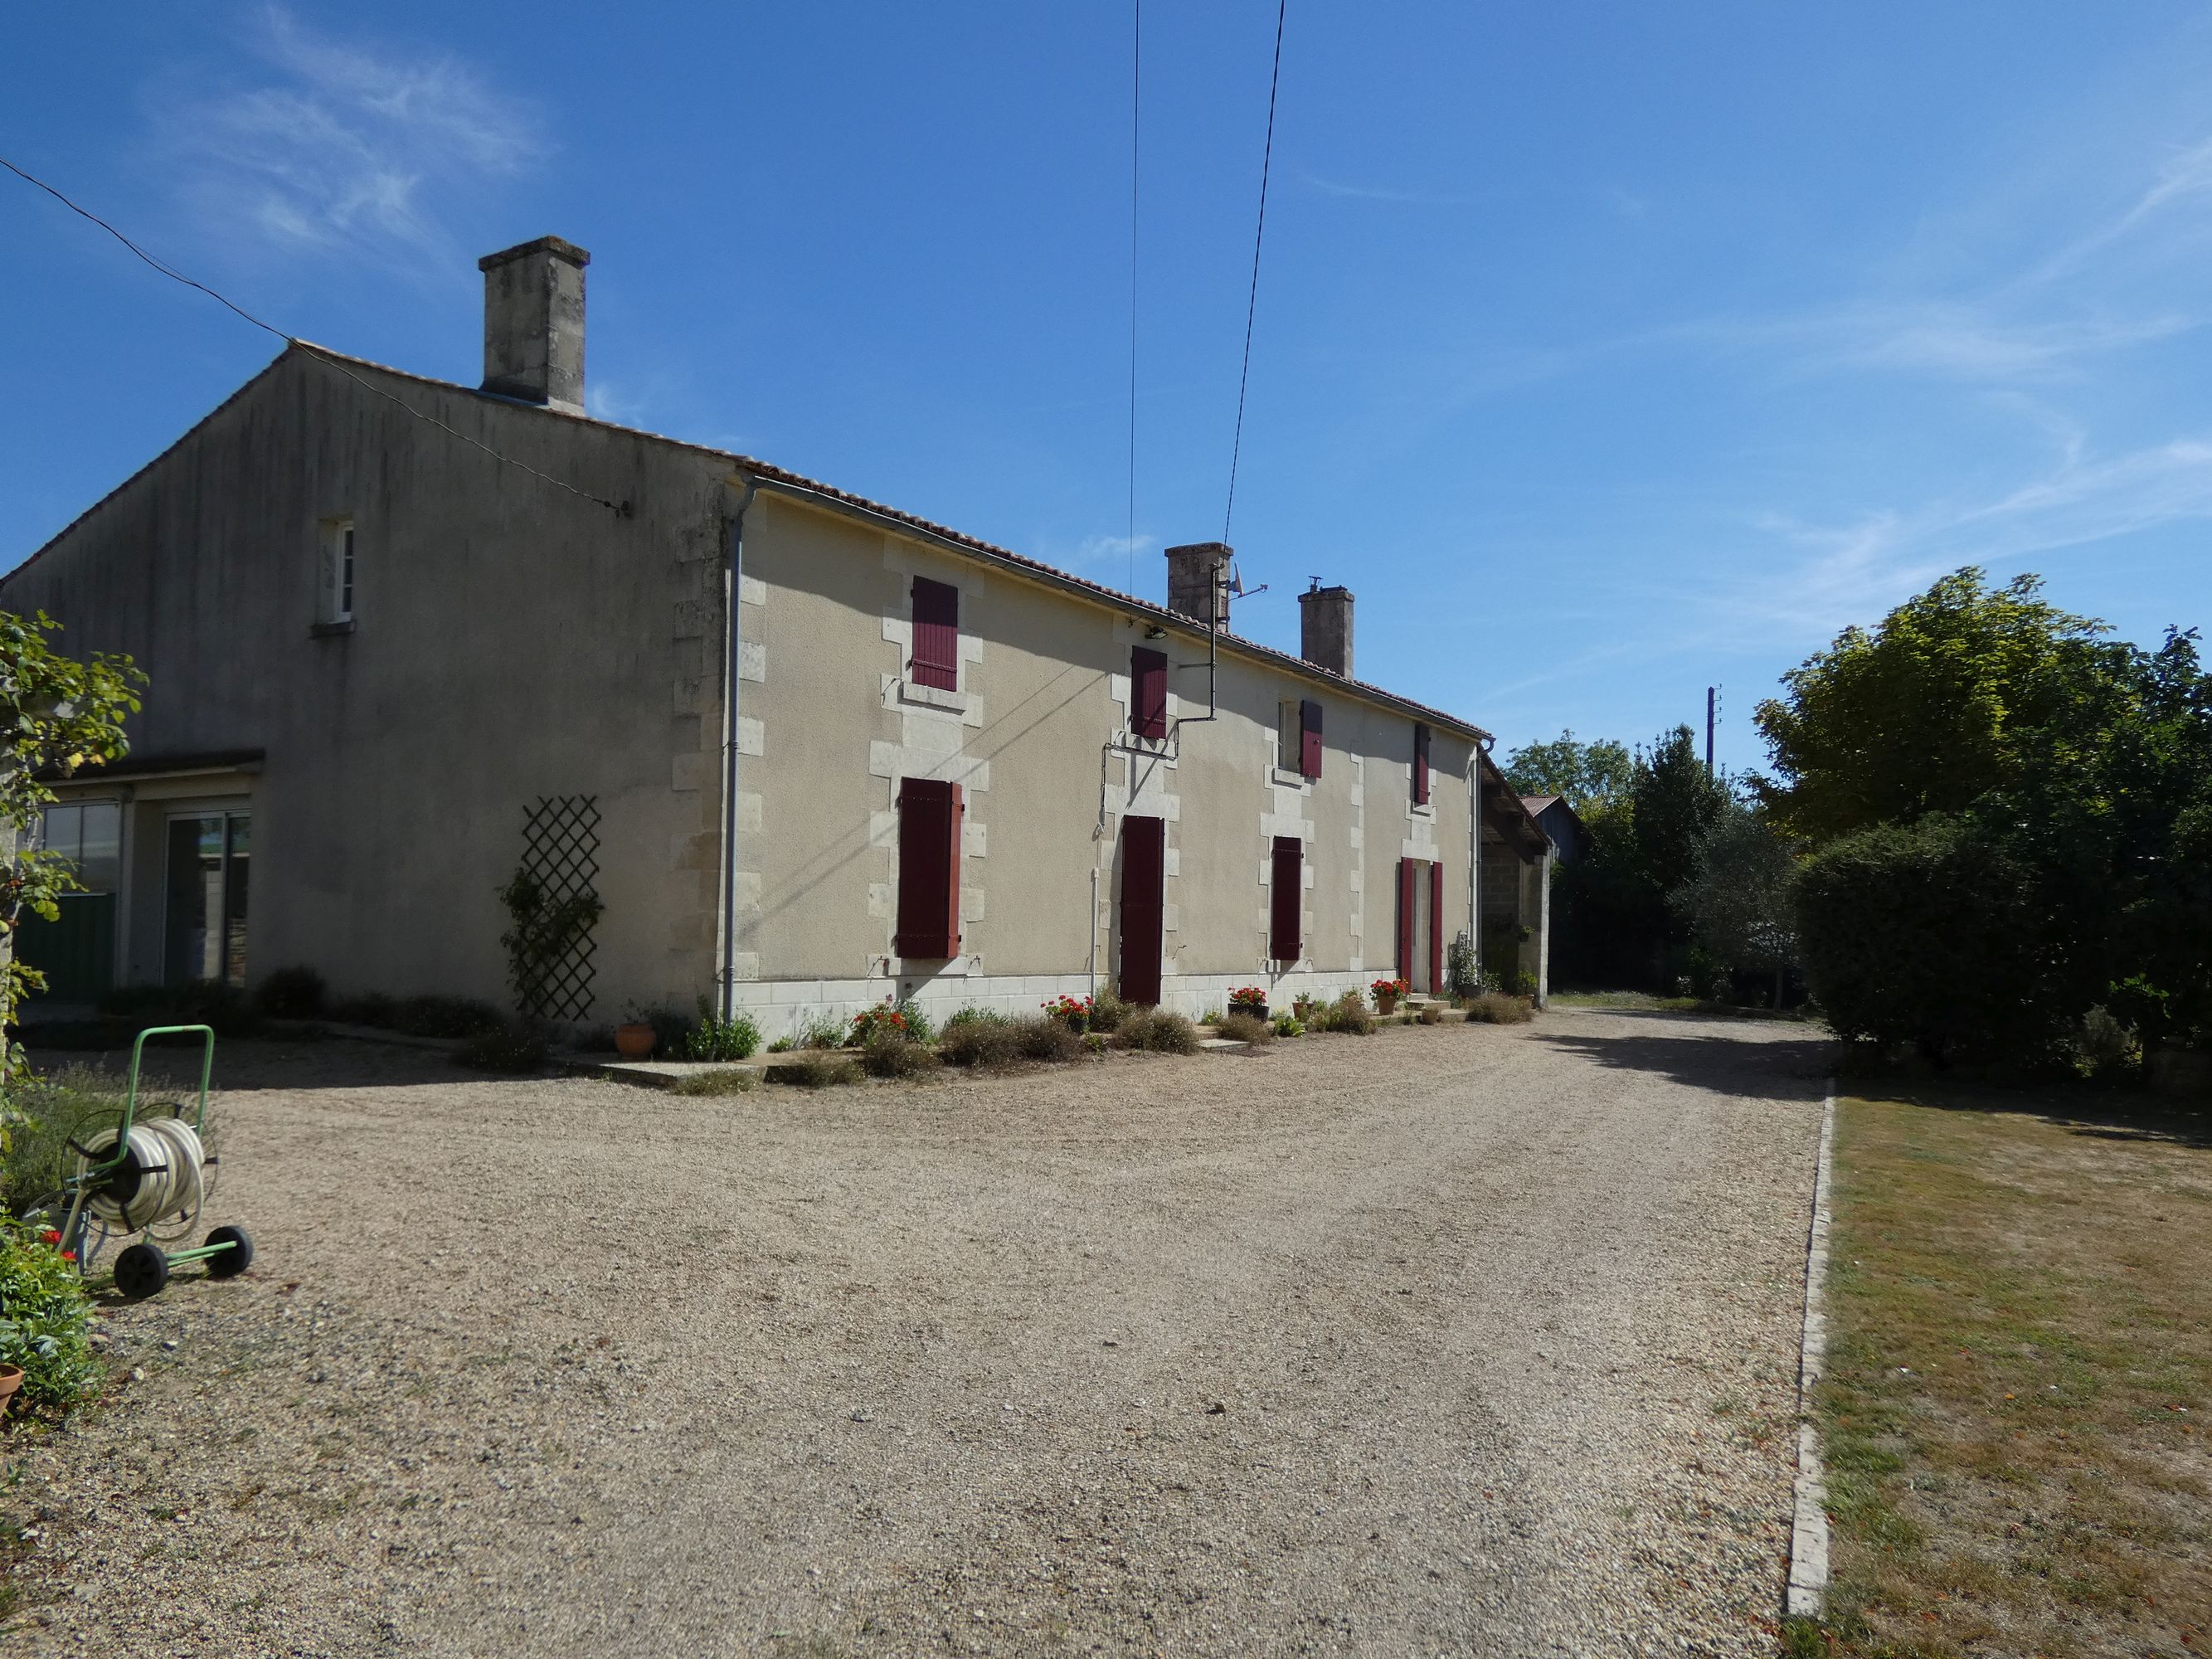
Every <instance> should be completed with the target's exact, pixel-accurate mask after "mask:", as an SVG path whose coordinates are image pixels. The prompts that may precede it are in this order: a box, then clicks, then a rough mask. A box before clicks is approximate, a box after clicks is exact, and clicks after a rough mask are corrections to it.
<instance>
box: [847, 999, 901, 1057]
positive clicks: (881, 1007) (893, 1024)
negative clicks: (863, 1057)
mask: <svg viewBox="0 0 2212 1659" xmlns="http://www.w3.org/2000/svg"><path fill="white" fill-rule="evenodd" d="M878 1033H882V1034H884V1035H886V1036H891V1037H895V1038H897V1039H900V1040H902V1041H903V1040H910V1039H911V1038H912V1036H913V1035H914V1034H913V1032H912V1030H910V1029H909V1028H908V1024H907V1017H906V1010H905V1009H903V1008H902V1007H900V1006H897V1005H896V1003H894V1002H893V1001H892V1000H890V998H889V997H885V998H884V1000H882V1001H881V1002H879V1003H878V1004H877V1005H876V1006H874V1007H872V1008H863V1009H861V1010H860V1012H859V1013H857V1014H855V1015H854V1016H853V1029H852V1030H851V1031H850V1032H848V1034H847V1035H846V1037H845V1046H846V1047H847V1048H866V1047H867V1046H868V1043H869V1042H870V1040H871V1039H872V1038H873V1037H875V1036H877V1035H878Z"/></svg>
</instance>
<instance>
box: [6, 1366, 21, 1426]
mask: <svg viewBox="0 0 2212 1659" xmlns="http://www.w3.org/2000/svg"><path fill="white" fill-rule="evenodd" d="M22 1386H23V1368H22V1367H21V1365H0V1417H5V1416H7V1415H8V1410H9V1407H11V1406H13V1405H14V1404H15V1391H16V1390H17V1389H20V1388H21V1387H22Z"/></svg>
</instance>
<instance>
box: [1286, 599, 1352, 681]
mask: <svg viewBox="0 0 2212 1659" xmlns="http://www.w3.org/2000/svg"><path fill="white" fill-rule="evenodd" d="M1298 655H1300V656H1301V657H1304V659H1306V660H1307V661H1308V662H1310V663H1311V664H1312V665H1314V666H1315V667H1316V668H1326V669H1327V670H1328V671H1329V672H1330V673H1332V674H1338V675H1341V676H1342V677H1343V678H1346V679H1347V680H1348V679H1350V678H1352V590H1351V589H1350V588H1348V587H1323V586H1322V585H1321V578H1320V577H1318V576H1316V577H1315V578H1314V580H1313V586H1311V587H1310V588H1309V589H1307V590H1306V591H1305V592H1303V593H1301V594H1299V595H1298Z"/></svg>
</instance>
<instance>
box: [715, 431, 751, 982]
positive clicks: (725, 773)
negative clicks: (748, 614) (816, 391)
mask: <svg viewBox="0 0 2212 1659" xmlns="http://www.w3.org/2000/svg"><path fill="white" fill-rule="evenodd" d="M723 482H724V483H725V484H726V485H727V486H728V487H729V488H731V489H736V488H737V486H738V477H737V476H736V475H732V477H728V478H726V479H725V480H723ZM758 493H759V485H758V484H757V483H756V482H755V481H754V480H753V479H751V478H746V479H745V480H744V495H741V496H739V497H738V510H737V512H736V513H735V514H733V515H732V518H731V520H730V557H729V571H728V574H727V577H726V584H727V586H726V590H725V595H724V600H723V612H722V614H723V617H724V627H723V630H722V631H723V635H724V641H723V643H724V647H725V653H724V657H723V662H722V711H723V712H722V928H721V932H722V951H721V955H722V960H721V966H720V972H719V973H718V974H717V975H716V977H717V979H718V980H719V981H720V997H719V999H718V1000H719V1001H720V1017H721V1018H722V1019H724V1020H730V1019H734V1018H736V1017H737V1012H738V656H739V651H738V635H740V634H741V633H742V632H743V629H742V628H741V626H740V623H739V613H740V611H741V610H742V609H743V606H744V580H745V513H746V512H747V511H748V510H749V509H750V507H752V504H753V497H754V495H757V494H758Z"/></svg>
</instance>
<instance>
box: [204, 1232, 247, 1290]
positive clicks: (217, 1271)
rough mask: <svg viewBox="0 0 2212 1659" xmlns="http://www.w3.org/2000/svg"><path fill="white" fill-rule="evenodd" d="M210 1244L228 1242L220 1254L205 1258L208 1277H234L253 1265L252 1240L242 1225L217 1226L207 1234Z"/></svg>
mask: <svg viewBox="0 0 2212 1659" xmlns="http://www.w3.org/2000/svg"><path fill="white" fill-rule="evenodd" d="M207 1242H208V1243H210V1244H228V1245H229V1246H230V1248H229V1249H227V1250H225V1251H224V1252H223V1253H222V1255H211V1256H210V1257H209V1258H208V1259H207V1264H208V1277H209V1278H210V1279H235V1278H237V1277H238V1276H239V1274H240V1273H244V1272H245V1271H246V1269H247V1268H248V1267H252V1265H253V1241H252V1239H251V1238H250V1237H247V1236H246V1229H245V1228H243V1227H218V1228H216V1230H215V1231H213V1232H211V1233H210V1234H209V1235H208V1236H207Z"/></svg>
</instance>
